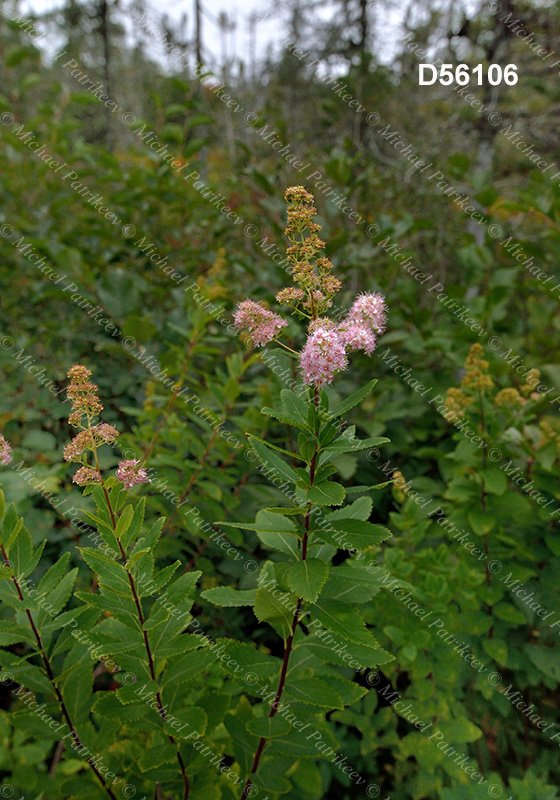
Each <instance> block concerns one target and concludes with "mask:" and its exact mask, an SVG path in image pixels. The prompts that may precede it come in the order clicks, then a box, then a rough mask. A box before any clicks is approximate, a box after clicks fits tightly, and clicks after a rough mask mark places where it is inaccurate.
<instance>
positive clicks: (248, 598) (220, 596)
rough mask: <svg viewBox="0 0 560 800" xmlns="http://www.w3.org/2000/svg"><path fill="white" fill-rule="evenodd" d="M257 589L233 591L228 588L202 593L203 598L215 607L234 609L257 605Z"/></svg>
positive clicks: (216, 588) (218, 588) (217, 588)
mask: <svg viewBox="0 0 560 800" xmlns="http://www.w3.org/2000/svg"><path fill="white" fill-rule="evenodd" d="M256 594H257V590H256V589H245V590H240V589H232V588H229V587H227V586H223V587H215V588H214V589H206V591H204V592H201V597H204V599H205V600H209V601H210V602H211V603H212V604H213V605H215V606H222V607H225V608H233V607H234V606H239V607H241V606H253V605H254V604H255V598H256Z"/></svg>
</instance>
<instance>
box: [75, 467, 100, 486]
mask: <svg viewBox="0 0 560 800" xmlns="http://www.w3.org/2000/svg"><path fill="white" fill-rule="evenodd" d="M72 480H73V481H74V483H77V484H78V486H88V485H89V484H91V483H101V475H100V474H99V472H98V471H97V470H96V469H94V468H93V467H80V469H79V470H77V472H76V473H75V474H74V477H73V478H72Z"/></svg>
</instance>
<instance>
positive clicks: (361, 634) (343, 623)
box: [311, 600, 379, 648]
mask: <svg viewBox="0 0 560 800" xmlns="http://www.w3.org/2000/svg"><path fill="white" fill-rule="evenodd" d="M311 614H312V615H313V616H315V617H316V618H317V619H318V620H319V622H320V623H321V624H322V625H324V626H325V628H328V629H329V630H330V631H332V632H333V633H336V634H337V635H338V636H340V637H342V638H343V639H345V640H347V641H349V642H353V643H354V644H361V645H364V646H365V647H371V648H377V647H379V644H378V642H377V641H376V639H375V637H374V636H372V634H371V633H370V632H369V631H368V630H367V629H366V623H365V621H364V620H363V618H362V616H361V615H360V614H359V612H358V611H357V610H356V609H355V608H353V607H352V606H350V605H347V604H345V603H339V602H338V601H337V600H321V602H320V603H318V604H316V605H314V606H313V607H312V608H311Z"/></svg>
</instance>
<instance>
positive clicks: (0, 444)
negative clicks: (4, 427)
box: [0, 433, 13, 464]
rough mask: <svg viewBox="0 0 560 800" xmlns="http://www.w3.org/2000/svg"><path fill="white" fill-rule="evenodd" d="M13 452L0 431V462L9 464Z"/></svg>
mask: <svg viewBox="0 0 560 800" xmlns="http://www.w3.org/2000/svg"><path fill="white" fill-rule="evenodd" d="M12 457H13V453H12V448H11V447H10V443H9V442H8V441H7V439H4V437H3V436H2V434H1V433H0V464H9V463H10V461H11V460H12Z"/></svg>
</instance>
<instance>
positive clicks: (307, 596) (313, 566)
mask: <svg viewBox="0 0 560 800" xmlns="http://www.w3.org/2000/svg"><path fill="white" fill-rule="evenodd" d="M328 575H329V567H328V564H325V562H324V561H320V560H319V559H318V558H307V559H306V560H305V561H296V563H295V564H292V566H291V567H290V570H289V572H288V586H289V587H290V589H291V590H292V592H294V594H297V596H298V597H302V598H303V599H304V600H308V601H309V602H310V603H314V602H315V601H316V600H317V598H318V597H319V595H320V593H321V589H322V588H323V586H324V584H325V581H326V580H327V578H328Z"/></svg>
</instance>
